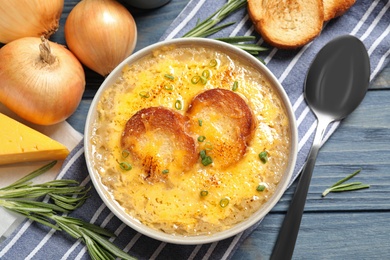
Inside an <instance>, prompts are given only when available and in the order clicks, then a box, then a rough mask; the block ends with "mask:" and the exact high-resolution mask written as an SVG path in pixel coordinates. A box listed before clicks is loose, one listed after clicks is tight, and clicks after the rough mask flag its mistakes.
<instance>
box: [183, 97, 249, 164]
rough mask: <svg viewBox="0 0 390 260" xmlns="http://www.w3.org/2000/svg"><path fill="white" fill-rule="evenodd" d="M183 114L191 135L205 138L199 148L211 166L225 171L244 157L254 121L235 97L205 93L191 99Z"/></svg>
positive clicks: (239, 98)
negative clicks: (209, 158) (187, 120)
mask: <svg viewBox="0 0 390 260" xmlns="http://www.w3.org/2000/svg"><path fill="white" fill-rule="evenodd" d="M187 115H188V117H189V118H190V129H191V132H193V133H194V134H195V135H196V136H201V137H204V138H205V140H204V141H202V142H199V149H200V150H206V152H207V155H209V156H211V158H212V160H213V162H214V166H213V167H215V168H217V169H224V168H227V167H229V166H231V165H234V164H235V163H237V162H238V161H240V160H241V159H242V157H243V156H244V155H245V153H246V148H247V145H248V143H249V142H250V140H251V138H252V137H253V133H254V129H255V118H254V116H253V114H252V111H251V109H250V107H249V106H248V104H247V103H246V102H245V100H244V99H243V98H241V97H240V96H239V95H238V94H236V93H234V92H233V91H230V90H226V89H211V90H206V91H204V92H202V93H200V94H199V95H197V96H196V97H194V99H193V100H192V102H191V104H190V105H189V108H188V110H187ZM199 120H201V121H202V124H199Z"/></svg>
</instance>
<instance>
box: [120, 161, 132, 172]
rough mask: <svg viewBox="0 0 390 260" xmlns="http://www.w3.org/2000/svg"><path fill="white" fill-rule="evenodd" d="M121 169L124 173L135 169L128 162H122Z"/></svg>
mask: <svg viewBox="0 0 390 260" xmlns="http://www.w3.org/2000/svg"><path fill="white" fill-rule="evenodd" d="M119 167H121V169H122V170H124V171H130V170H131V169H133V167H132V166H131V165H130V163H128V162H120V163H119Z"/></svg>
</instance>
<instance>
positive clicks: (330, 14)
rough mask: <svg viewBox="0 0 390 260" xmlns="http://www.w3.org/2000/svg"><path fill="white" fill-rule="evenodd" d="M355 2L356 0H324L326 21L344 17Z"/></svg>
mask: <svg viewBox="0 0 390 260" xmlns="http://www.w3.org/2000/svg"><path fill="white" fill-rule="evenodd" d="M355 2H356V0H323V4H324V21H329V20H330V19H333V18H335V17H338V16H340V15H343V14H344V13H345V12H346V11H348V9H349V8H351V6H353V5H354V4H355Z"/></svg>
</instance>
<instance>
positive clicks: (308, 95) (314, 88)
mask: <svg viewBox="0 0 390 260" xmlns="http://www.w3.org/2000/svg"><path fill="white" fill-rule="evenodd" d="M369 80H370V60H369V57H368V53H367V50H366V49H365V47H364V45H363V43H362V42H361V41H360V40H359V39H357V38H355V37H353V36H349V35H346V36H340V37H337V38H335V39H334V40H332V41H330V42H329V43H327V44H326V45H325V46H324V47H323V48H322V49H321V50H320V51H319V53H318V54H317V56H316V57H315V58H314V61H313V63H312V64H311V66H310V68H309V71H308V73H307V76H306V82H305V90H304V92H305V99H306V101H307V103H308V104H309V106H310V108H311V109H312V111H313V112H314V114H315V115H316V116H317V119H318V124H317V131H316V134H315V137H314V142H313V146H312V148H311V150H310V152H309V155H308V159H307V162H306V165H305V168H304V169H303V171H302V174H301V177H300V180H299V183H298V186H297V188H296V191H295V194H294V197H293V199H292V201H291V204H290V207H289V209H288V211H287V214H286V216H285V219H284V221H283V224H282V227H281V230H280V232H279V237H278V239H277V241H276V244H275V246H274V249H273V252H272V255H271V259H272V260H275V259H277V260H279V259H280V260H286V259H291V258H292V255H293V252H294V247H295V242H296V239H297V235H298V231H299V226H300V224H301V219H302V213H303V209H304V207H305V202H306V196H307V192H308V190H309V184H310V180H311V176H312V172H313V168H314V164H315V161H316V158H317V154H318V151H319V149H320V145H321V140H322V138H323V135H324V132H325V130H326V128H327V126H328V125H329V124H330V123H331V122H333V121H337V120H341V119H343V118H345V117H346V116H348V115H349V114H350V113H351V112H352V111H354V110H355V108H356V107H357V106H358V105H359V104H360V102H361V101H362V100H363V98H364V96H365V94H366V92H367V89H368V85H369Z"/></svg>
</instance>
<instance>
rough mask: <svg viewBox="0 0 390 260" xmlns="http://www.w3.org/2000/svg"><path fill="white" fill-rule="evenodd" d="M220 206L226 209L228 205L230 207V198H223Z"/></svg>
mask: <svg viewBox="0 0 390 260" xmlns="http://www.w3.org/2000/svg"><path fill="white" fill-rule="evenodd" d="M219 205H220V206H221V207H222V208H225V207H226V206H227V205H229V199H228V198H223V199H221V200H220V201H219Z"/></svg>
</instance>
